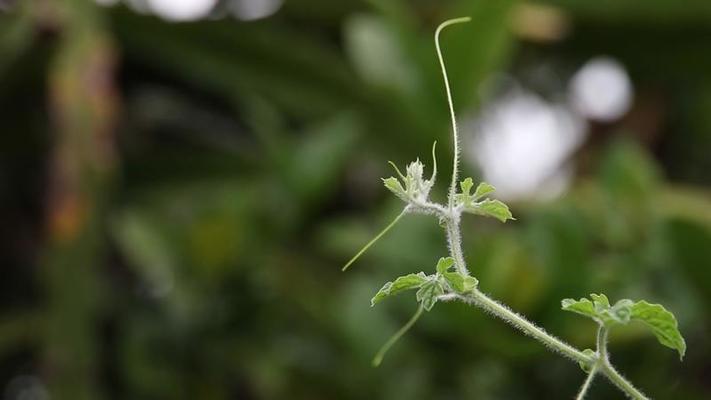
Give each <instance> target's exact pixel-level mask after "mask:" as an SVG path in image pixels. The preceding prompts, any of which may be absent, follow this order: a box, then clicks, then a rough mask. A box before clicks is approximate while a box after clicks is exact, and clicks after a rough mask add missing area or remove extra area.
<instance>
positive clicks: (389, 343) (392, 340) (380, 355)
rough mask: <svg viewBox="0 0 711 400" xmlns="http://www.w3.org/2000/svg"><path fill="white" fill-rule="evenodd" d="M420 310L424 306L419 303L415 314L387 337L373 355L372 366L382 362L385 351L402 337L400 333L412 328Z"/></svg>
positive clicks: (420, 312)
mask: <svg viewBox="0 0 711 400" xmlns="http://www.w3.org/2000/svg"><path fill="white" fill-rule="evenodd" d="M422 310H424V307H423V306H422V304H420V306H419V307H417V311H416V312H415V315H413V316H412V318H410V320H409V321H407V323H406V324H405V325H403V327H402V328H400V330H399V331H397V332H395V334H394V335H392V336H391V337H390V339H388V341H387V342H385V344H384V345H383V347H381V348H380V350H378V354H376V355H375V357H374V358H373V366H374V367H377V366H379V365H380V363H381V362H383V357H384V356H385V353H387V352H388V350H390V348H391V347H392V346H393V345H394V344H395V342H397V341H398V340H399V339H400V338H401V337H402V335H404V334H405V333H407V331H408V330H410V328H412V325H414V324H415V322H417V320H418V319H420V316H421V315H422Z"/></svg>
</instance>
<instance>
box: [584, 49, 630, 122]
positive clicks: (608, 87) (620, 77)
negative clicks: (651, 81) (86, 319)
mask: <svg viewBox="0 0 711 400" xmlns="http://www.w3.org/2000/svg"><path fill="white" fill-rule="evenodd" d="M570 99H571V103H572V104H573V107H575V109H576V110H577V111H578V112H579V113H580V114H582V115H583V116H585V117H587V118H589V119H592V120H596V121H601V122H611V121H614V120H617V119H619V118H620V117H622V116H623V115H624V114H625V113H626V112H627V111H628V110H629V108H630V105H631V104H632V83H631V82H630V78H629V76H628V75H627V71H625V68H624V67H623V66H622V64H620V63H619V62H617V61H616V60H614V59H612V58H609V57H595V58H593V59H591V60H590V61H588V62H587V63H585V65H583V66H582V68H580V70H579V71H578V72H576V73H575V75H574V76H573V79H572V80H571V81H570Z"/></svg>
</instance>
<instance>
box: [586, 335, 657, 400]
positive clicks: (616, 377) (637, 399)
mask: <svg viewBox="0 0 711 400" xmlns="http://www.w3.org/2000/svg"><path fill="white" fill-rule="evenodd" d="M608 333H609V330H608V329H607V328H606V327H605V326H604V325H603V324H600V328H599V329H598V331H597V354H598V357H599V359H598V365H599V368H600V371H601V372H602V373H603V374H605V376H606V377H607V378H608V379H609V380H610V382H612V383H613V384H614V385H615V386H617V387H618V388H619V389H620V390H622V391H623V392H624V393H625V394H626V395H627V396H628V397H629V398H631V399H634V400H647V399H648V398H647V396H645V395H644V394H643V393H642V392H640V391H639V389H637V388H636V387H634V385H632V383H630V381H628V380H627V379H625V377H624V376H622V375H621V374H620V373H619V372H617V370H616V369H615V367H613V366H612V364H611V363H610V357H609V355H608V353H607V335H608Z"/></svg>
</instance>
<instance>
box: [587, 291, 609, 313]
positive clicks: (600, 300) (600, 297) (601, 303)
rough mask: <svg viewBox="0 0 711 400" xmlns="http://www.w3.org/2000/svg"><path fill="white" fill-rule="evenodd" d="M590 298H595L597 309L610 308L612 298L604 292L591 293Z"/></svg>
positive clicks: (594, 302)
mask: <svg viewBox="0 0 711 400" xmlns="http://www.w3.org/2000/svg"><path fill="white" fill-rule="evenodd" d="M590 298H591V299H593V304H595V310H598V311H603V310H607V309H608V308H610V300H608V299H607V296H605V295H604V294H602V293H600V294H595V293H591V294H590Z"/></svg>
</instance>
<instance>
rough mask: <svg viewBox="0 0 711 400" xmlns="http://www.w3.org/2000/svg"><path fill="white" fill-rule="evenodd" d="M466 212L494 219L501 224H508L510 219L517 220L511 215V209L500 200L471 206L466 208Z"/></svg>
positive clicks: (488, 200)
mask: <svg viewBox="0 0 711 400" xmlns="http://www.w3.org/2000/svg"><path fill="white" fill-rule="evenodd" d="M464 211H467V212H470V213H472V214H478V215H485V216H488V217H494V218H496V219H498V220H499V221H501V222H506V221H507V220H509V219H515V218H514V217H513V215H511V211H510V210H509V207H508V206H507V205H506V204H504V203H502V202H501V201H499V200H491V199H486V200H484V201H482V202H479V203H475V204H473V205H471V206H465V208H464Z"/></svg>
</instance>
